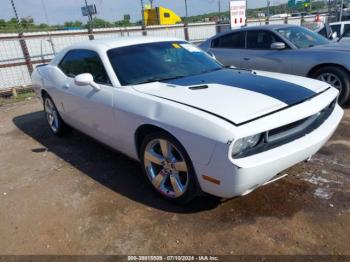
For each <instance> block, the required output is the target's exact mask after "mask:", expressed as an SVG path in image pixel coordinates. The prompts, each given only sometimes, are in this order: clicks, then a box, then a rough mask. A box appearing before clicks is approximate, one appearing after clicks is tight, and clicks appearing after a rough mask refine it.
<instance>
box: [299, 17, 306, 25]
mask: <svg viewBox="0 0 350 262" xmlns="http://www.w3.org/2000/svg"><path fill="white" fill-rule="evenodd" d="M304 22H305V18H304V15H302V16H301V19H300V25H303V24H304Z"/></svg>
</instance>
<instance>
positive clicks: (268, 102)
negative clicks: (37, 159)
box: [32, 37, 343, 202]
mask: <svg viewBox="0 0 350 262" xmlns="http://www.w3.org/2000/svg"><path fill="white" fill-rule="evenodd" d="M32 81H33V86H34V89H35V91H36V93H37V95H38V96H39V97H40V98H41V99H42V101H43V105H44V109H45V112H46V117H47V121H48V124H49V126H50V128H51V130H52V132H53V133H54V134H56V135H62V134H64V132H65V131H66V130H67V128H68V127H73V128H75V129H78V130H80V131H81V132H83V133H85V134H87V135H89V136H91V137H93V138H95V139H97V140H99V141H100V142H102V143H104V144H107V145H108V146H110V147H112V148H114V149H116V150H118V151H120V152H122V153H124V154H126V155H128V156H130V157H132V158H134V159H137V160H139V161H140V162H141V163H142V167H143V170H144V173H145V175H146V176H147V177H148V180H149V181H150V184H151V185H152V186H153V188H154V189H155V190H157V191H158V192H159V193H160V194H161V195H163V196H164V197H165V198H167V199H169V200H173V201H175V202H187V201H189V200H191V199H193V198H194V197H195V196H196V195H198V194H199V193H201V192H206V193H209V194H212V195H216V196H219V197H223V198H230V197H234V196H242V195H246V194H248V193H250V192H252V191H253V190H254V189H256V188H257V187H259V186H262V185H266V184H267V183H270V182H272V181H276V180H277V179H280V178H281V177H283V176H282V175H279V174H280V172H281V171H283V170H284V169H286V168H288V167H290V166H292V165H294V164H296V163H298V162H301V161H304V160H307V159H309V158H310V157H311V156H312V155H313V154H315V153H316V152H317V151H318V150H319V149H320V148H321V147H322V146H323V145H324V144H325V143H326V141H327V140H328V139H329V138H330V136H331V135H332V134H333V132H334V131H335V129H336V128H337V126H338V124H339V122H340V120H341V118H342V115H343V110H342V109H341V108H340V107H339V105H338V104H337V96H338V91H337V89H335V88H333V87H331V86H329V84H327V83H324V82H321V81H317V80H312V79H308V78H304V77H297V76H291V75H285V74H278V73H270V72H260V71H251V70H243V69H237V68H233V67H232V68H225V67H223V66H222V65H221V64H219V63H218V62H217V61H216V60H215V59H213V58H212V57H210V56H209V55H208V54H206V53H204V52H202V51H201V50H199V49H198V48H197V47H195V46H193V45H191V44H190V43H188V42H186V41H183V40H179V39H171V38H149V37H136V38H115V39H110V40H105V39H104V40H95V41H88V42H83V43H79V44H75V45H73V46H70V47H69V48H66V49H64V50H62V51H61V52H60V53H59V54H57V56H56V57H55V58H54V59H53V60H52V61H51V62H50V63H49V64H48V65H43V66H39V67H37V68H36V69H35V71H34V72H33V74H32Z"/></svg>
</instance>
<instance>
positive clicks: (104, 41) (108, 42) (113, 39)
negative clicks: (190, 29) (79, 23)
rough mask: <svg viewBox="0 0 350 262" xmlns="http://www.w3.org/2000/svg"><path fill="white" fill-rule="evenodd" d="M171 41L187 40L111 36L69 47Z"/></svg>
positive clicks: (95, 47) (80, 47) (108, 46)
mask: <svg viewBox="0 0 350 262" xmlns="http://www.w3.org/2000/svg"><path fill="white" fill-rule="evenodd" d="M169 41H185V40H183V39H178V38H171V37H149V36H125V37H123V36H118V37H111V38H103V39H96V40H86V41H82V42H79V43H76V44H73V45H71V46H69V47H68V49H69V50H71V49H91V50H109V49H111V48H118V47H124V46H130V45H138V44H147V43H156V42H169Z"/></svg>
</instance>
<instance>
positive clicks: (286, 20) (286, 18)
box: [284, 16, 288, 24]
mask: <svg viewBox="0 0 350 262" xmlns="http://www.w3.org/2000/svg"><path fill="white" fill-rule="evenodd" d="M284 23H285V24H288V16H286V17H285V18H284Z"/></svg>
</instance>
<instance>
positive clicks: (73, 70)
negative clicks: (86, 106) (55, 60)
mask: <svg viewBox="0 0 350 262" xmlns="http://www.w3.org/2000/svg"><path fill="white" fill-rule="evenodd" d="M58 67H59V68H60V69H61V70H62V71H63V73H65V74H66V75H67V76H69V77H75V76H76V75H79V74H83V73H90V74H91V75H92V76H93V77H94V81H95V82H96V83H98V84H103V85H111V81H110V80H109V78H108V75H107V73H106V70H105V68H104V66H103V64H102V61H101V59H100V57H99V55H98V54H97V53H96V52H94V51H91V50H83V49H81V50H78V49H77V50H71V51H69V52H68V53H67V54H66V55H65V56H64V58H63V59H62V61H61V62H60V64H59V65H58Z"/></svg>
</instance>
